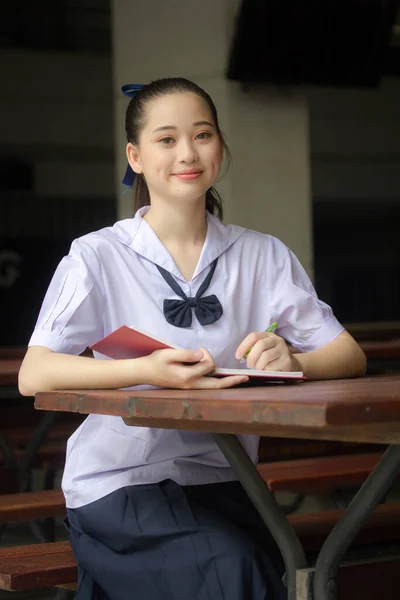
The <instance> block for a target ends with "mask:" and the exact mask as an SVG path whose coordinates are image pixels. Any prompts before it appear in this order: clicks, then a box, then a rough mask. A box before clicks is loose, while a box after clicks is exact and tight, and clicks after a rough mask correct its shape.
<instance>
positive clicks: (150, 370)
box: [138, 348, 249, 390]
mask: <svg viewBox="0 0 400 600" xmlns="http://www.w3.org/2000/svg"><path fill="white" fill-rule="evenodd" d="M138 360H139V361H142V362H141V365H142V366H141V369H142V370H143V380H144V381H143V383H147V384H149V385H156V386H159V387H167V388H175V389H183V390H190V389H202V390H206V389H222V388H229V387H232V386H234V385H239V383H244V382H246V381H248V379H249V378H248V377H247V376H232V377H222V378H221V379H219V378H217V377H210V376H207V377H206V375H208V373H212V371H213V370H214V369H215V363H214V359H213V357H212V356H211V354H210V353H209V352H208V350H206V349H205V348H200V350H169V349H168V350H156V351H155V352H153V353H152V354H150V355H149V356H146V357H143V358H140V359H138ZM184 363H193V364H184Z"/></svg>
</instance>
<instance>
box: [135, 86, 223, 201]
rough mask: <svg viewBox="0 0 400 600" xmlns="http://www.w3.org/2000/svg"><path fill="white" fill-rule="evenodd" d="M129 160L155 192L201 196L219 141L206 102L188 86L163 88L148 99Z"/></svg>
mask: <svg viewBox="0 0 400 600" xmlns="http://www.w3.org/2000/svg"><path fill="white" fill-rule="evenodd" d="M127 156H128V161H129V163H130V165H131V167H132V169H133V170H134V171H135V172H136V173H143V174H144V176H145V178H146V183H147V185H148V188H149V192H150V196H151V199H152V201H154V200H155V199H156V198H164V199H165V198H183V199H199V198H203V199H204V195H205V193H206V191H207V190H208V189H209V188H210V187H211V186H212V185H213V183H214V182H215V180H216V178H217V176H218V174H219V171H220V168H221V163H222V159H223V145H222V142H221V139H220V136H219V134H218V132H217V130H216V127H215V125H214V122H213V119H212V116H211V113H210V110H209V108H208V106H207V104H206V102H205V101H204V100H203V99H202V98H200V97H199V96H197V95H196V94H193V93H191V92H188V93H177V94H168V95H164V96H161V97H160V98H157V99H155V100H152V101H151V102H149V103H148V105H147V118H146V122H145V124H144V127H143V129H142V130H141V133H140V137H139V143H138V145H137V146H134V145H132V144H128V145H127Z"/></svg>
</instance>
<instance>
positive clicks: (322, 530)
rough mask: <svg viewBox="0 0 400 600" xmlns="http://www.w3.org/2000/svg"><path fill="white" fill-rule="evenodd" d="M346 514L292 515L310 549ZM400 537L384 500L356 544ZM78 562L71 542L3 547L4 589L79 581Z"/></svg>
mask: <svg viewBox="0 0 400 600" xmlns="http://www.w3.org/2000/svg"><path fill="white" fill-rule="evenodd" d="M342 514H343V511H342V510H329V511H325V512H321V513H309V514H299V515H291V516H289V517H288V518H289V521H290V523H291V524H292V526H293V527H294V529H295V531H296V532H297V534H298V536H299V537H300V540H301V542H302V543H303V545H304V547H305V549H306V550H308V551H313V550H316V549H318V548H320V547H321V544H322V543H323V541H324V540H325V539H326V537H327V536H328V534H329V532H330V531H331V529H332V527H333V526H334V525H335V524H336V523H337V521H338V519H339V518H340V517H341V515H342ZM398 540H400V503H391V504H381V505H379V506H378V507H377V509H376V510H375V512H374V513H373V514H372V515H371V516H370V517H369V518H368V519H367V521H366V523H365V526H364V528H363V530H362V531H361V532H360V534H359V535H358V536H357V538H356V540H355V542H354V546H360V545H365V544H372V543H378V542H383V541H385V542H389V541H398ZM76 580H77V566H76V562H75V559H74V556H73V554H72V550H71V547H70V544H69V542H66V541H64V542H55V543H49V544H34V545H27V546H17V547H11V548H1V549H0V589H3V590H10V591H11V590H28V589H34V588H40V587H51V586H68V585H69V584H74V583H76Z"/></svg>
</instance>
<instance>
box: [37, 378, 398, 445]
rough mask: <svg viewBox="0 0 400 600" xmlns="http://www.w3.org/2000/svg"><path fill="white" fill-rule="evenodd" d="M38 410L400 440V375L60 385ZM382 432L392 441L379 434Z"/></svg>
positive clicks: (171, 424)
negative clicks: (154, 386) (214, 386)
mask: <svg viewBox="0 0 400 600" xmlns="http://www.w3.org/2000/svg"><path fill="white" fill-rule="evenodd" d="M35 407H36V408H37V409H42V410H57V411H69V412H79V413H82V414H90V413H97V414H106V415H115V416H121V417H123V418H124V420H125V421H126V422H128V423H129V424H131V425H133V424H135V425H142V426H150V427H162V428H175V429H195V430H208V431H216V432H218V431H220V432H223V431H226V432H233V433H240V432H243V433H259V434H262V435H273V436H280V435H283V437H289V436H290V434H291V433H292V434H293V435H294V436H297V437H312V438H313V437H316V438H317V439H325V438H326V439H348V437H346V436H345V437H343V435H341V434H340V435H339V434H338V435H337V432H338V431H339V432H340V431H342V432H345V433H346V432H348V431H349V429H350V428H352V429H353V433H354V432H356V433H357V435H358V436H359V437H360V435H361V437H360V441H362V440H365V441H377V442H382V443H384V442H389V441H391V442H393V443H400V375H387V376H375V377H364V378H357V379H340V380H334V381H315V382H300V383H294V384H293V383H292V384H285V385H278V384H272V385H269V386H263V387H253V388H231V389H226V390H212V391H211V390H201V391H200V390H170V389H161V390H160V389H158V390H145V391H140V390H76V391H69V390H66V391H63V390H61V391H57V392H43V393H39V394H37V396H36V399H35ZM382 429H383V430H384V431H385V432H386V434H388V432H390V436H389V438H388V437H387V435H386V437H385V436H383V437H382V436H381V435H378V438H377V437H376V432H377V431H381V430H382ZM300 430H301V431H300ZM372 430H373V432H374V433H372ZM296 431H297V433H296ZM318 431H319V433H318ZM324 431H325V432H326V435H324V434H323V432H324ZM299 433H300V435H298V434H299ZM311 434H312V435H311ZM331 434H332V435H331ZM393 436H394V438H395V439H393ZM397 438H399V439H398V442H397ZM351 439H354V440H355V441H357V440H358V438H357V436H354V435H353V434H352V438H351Z"/></svg>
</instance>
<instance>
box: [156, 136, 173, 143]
mask: <svg viewBox="0 0 400 600" xmlns="http://www.w3.org/2000/svg"><path fill="white" fill-rule="evenodd" d="M158 141H159V142H160V143H161V144H171V142H174V141H175V140H174V138H172V137H169V136H168V137H163V138H161V140H158Z"/></svg>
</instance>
